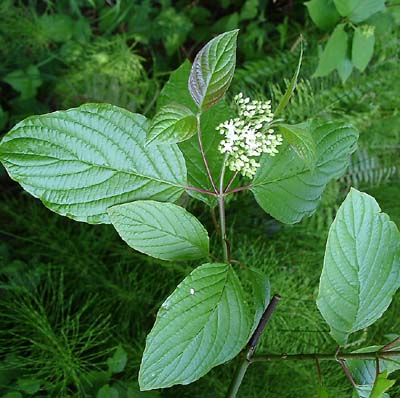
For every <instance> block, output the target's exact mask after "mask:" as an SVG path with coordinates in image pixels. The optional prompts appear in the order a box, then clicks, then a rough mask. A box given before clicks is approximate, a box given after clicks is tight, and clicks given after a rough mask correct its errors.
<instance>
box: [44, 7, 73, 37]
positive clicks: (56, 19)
mask: <svg viewBox="0 0 400 398" xmlns="http://www.w3.org/2000/svg"><path fill="white" fill-rule="evenodd" d="M38 22H39V25H40V28H41V30H42V33H43V35H45V36H46V38H47V40H50V41H53V42H57V43H64V42H67V41H68V40H70V39H71V37H72V35H73V34H74V28H75V21H74V20H73V19H72V18H71V17H70V16H69V15H67V14H43V15H41V16H40V17H39V20H38Z"/></svg>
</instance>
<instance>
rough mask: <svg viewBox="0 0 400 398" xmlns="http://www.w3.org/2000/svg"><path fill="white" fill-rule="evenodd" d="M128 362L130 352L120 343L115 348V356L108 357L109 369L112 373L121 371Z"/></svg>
mask: <svg viewBox="0 0 400 398" xmlns="http://www.w3.org/2000/svg"><path fill="white" fill-rule="evenodd" d="M127 362H128V354H127V353H126V351H125V350H124V348H123V347H122V346H121V345H119V346H118V347H117V349H116V350H115V352H114V354H113V356H112V357H111V358H108V359H107V365H108V370H109V371H110V372H111V373H120V372H122V371H123V370H124V369H125V366H126V363H127Z"/></svg>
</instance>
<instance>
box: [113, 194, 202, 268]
mask: <svg viewBox="0 0 400 398" xmlns="http://www.w3.org/2000/svg"><path fill="white" fill-rule="evenodd" d="M108 214H109V215H110V219H111V222H112V224H113V225H114V227H115V229H116V230H117V231H118V233H119V235H120V236H121V238H122V239H123V240H124V241H125V242H126V243H127V244H128V245H129V246H131V247H132V248H134V249H135V250H138V251H140V252H142V253H145V254H148V255H149V256H152V257H156V258H160V259H162V260H168V261H174V260H195V259H197V258H201V257H206V256H207V255H208V251H209V242H208V234H207V231H206V229H205V228H204V227H203V226H202V225H201V223H200V222H199V221H198V220H197V218H196V217H194V216H193V215H192V214H190V213H189V212H188V211H186V210H185V209H183V208H182V207H180V206H177V205H175V204H172V203H162V202H156V201H153V200H141V201H135V202H131V203H125V204H122V205H118V206H113V207H111V208H109V209H108Z"/></svg>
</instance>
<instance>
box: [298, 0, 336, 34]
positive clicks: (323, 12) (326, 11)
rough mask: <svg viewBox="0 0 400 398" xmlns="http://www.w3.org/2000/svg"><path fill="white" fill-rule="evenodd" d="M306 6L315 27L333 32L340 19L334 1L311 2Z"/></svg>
mask: <svg viewBox="0 0 400 398" xmlns="http://www.w3.org/2000/svg"><path fill="white" fill-rule="evenodd" d="M304 5H305V6H306V7H307V9H308V12H309V14H310V17H311V19H312V20H313V22H314V23H315V25H317V26H318V27H319V28H320V29H322V30H331V29H332V28H333V27H334V26H335V25H336V24H337V22H338V21H339V19H340V14H339V13H338V12H337V10H336V7H335V5H334V3H333V1H332V0H311V1H307V2H306V3H304Z"/></svg>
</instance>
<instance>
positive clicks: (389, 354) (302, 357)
mask: <svg viewBox="0 0 400 398" xmlns="http://www.w3.org/2000/svg"><path fill="white" fill-rule="evenodd" d="M396 357H400V351H375V352H359V353H356V352H351V353H347V354H337V355H336V354H325V353H313V354H266V355H256V356H254V357H253V358H252V359H251V361H250V362H251V363H254V362H284V361H315V360H318V361H345V360H347V359H365V360H367V359H371V360H374V359H389V358H396Z"/></svg>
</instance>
